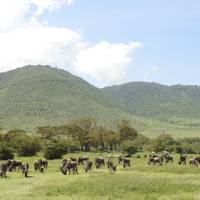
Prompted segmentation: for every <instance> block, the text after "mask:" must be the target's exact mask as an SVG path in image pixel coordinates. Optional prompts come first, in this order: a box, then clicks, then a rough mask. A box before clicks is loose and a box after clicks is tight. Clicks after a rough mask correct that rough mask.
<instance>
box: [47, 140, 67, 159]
mask: <svg viewBox="0 0 200 200" xmlns="http://www.w3.org/2000/svg"><path fill="white" fill-rule="evenodd" d="M65 152H66V147H65V146H64V145H63V143H62V142H60V141H49V142H48V143H47V145H46V147H45V148H44V157H45V158H46V159H49V160H53V159H60V158H62V156H63V154H64V153H65Z"/></svg>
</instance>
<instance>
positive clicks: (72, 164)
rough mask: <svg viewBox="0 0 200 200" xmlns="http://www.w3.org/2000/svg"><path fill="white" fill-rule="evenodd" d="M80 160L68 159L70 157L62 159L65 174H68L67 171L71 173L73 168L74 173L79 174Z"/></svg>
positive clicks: (62, 168) (62, 169) (62, 170)
mask: <svg viewBox="0 0 200 200" xmlns="http://www.w3.org/2000/svg"><path fill="white" fill-rule="evenodd" d="M77 166H78V162H76V161H71V160H68V159H64V160H63V161H62V164H61V167H60V169H61V172H62V173H63V174H64V175H67V172H69V174H70V173H71V170H72V171H73V173H74V174H75V173H76V174H78V167H77Z"/></svg>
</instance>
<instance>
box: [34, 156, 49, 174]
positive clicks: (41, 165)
mask: <svg viewBox="0 0 200 200" xmlns="http://www.w3.org/2000/svg"><path fill="white" fill-rule="evenodd" d="M47 168H48V160H46V159H39V160H36V161H35V162H34V169H35V171H36V170H39V171H40V172H42V173H43V172H44V169H47Z"/></svg>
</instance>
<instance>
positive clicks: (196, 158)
mask: <svg viewBox="0 0 200 200" xmlns="http://www.w3.org/2000/svg"><path fill="white" fill-rule="evenodd" d="M195 160H196V161H197V162H198V163H199V164H200V156H197V157H195Z"/></svg>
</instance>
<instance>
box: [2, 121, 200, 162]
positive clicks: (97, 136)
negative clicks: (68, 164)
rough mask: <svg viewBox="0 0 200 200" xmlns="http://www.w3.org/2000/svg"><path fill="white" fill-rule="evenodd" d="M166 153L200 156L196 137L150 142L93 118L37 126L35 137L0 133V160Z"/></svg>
mask: <svg viewBox="0 0 200 200" xmlns="http://www.w3.org/2000/svg"><path fill="white" fill-rule="evenodd" d="M164 150H167V151H170V152H177V153H182V152H184V153H200V138H184V139H174V138H173V137H172V136H170V135H169V134H162V135H160V136H158V137H156V138H153V139H150V138H148V137H146V136H144V135H142V134H140V133H139V132H138V131H137V130H136V129H135V128H134V127H132V126H131V123H130V122H129V121H128V120H122V121H121V122H119V123H118V124H117V128H116V130H112V129H110V128H108V127H106V126H105V125H104V124H101V123H98V122H97V121H96V120H95V119H93V118H82V119H79V120H75V121H72V122H70V123H69V124H66V125H63V126H54V127H52V126H45V127H38V128H37V133H36V134H28V133H26V132H25V131H23V130H11V131H8V132H7V133H4V134H0V159H3V160H6V159H12V158H13V157H14V155H15V154H17V155H18V156H34V155H36V154H37V152H40V151H42V152H43V154H44V157H45V158H47V159H56V158H62V156H63V155H64V154H66V153H70V152H75V151H84V152H89V151H94V152H110V151H118V152H124V153H126V154H128V155H132V154H134V153H136V152H139V151H156V152H161V151H164Z"/></svg>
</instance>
